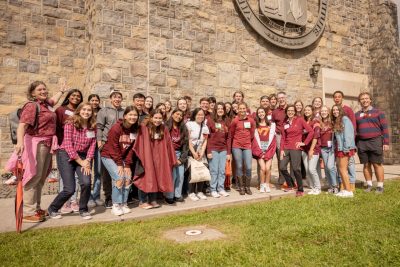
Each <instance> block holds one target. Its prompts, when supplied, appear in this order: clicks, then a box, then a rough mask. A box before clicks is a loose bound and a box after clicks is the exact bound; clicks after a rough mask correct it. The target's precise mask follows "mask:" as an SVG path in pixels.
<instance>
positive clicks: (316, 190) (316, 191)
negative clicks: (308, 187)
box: [314, 188, 321, 196]
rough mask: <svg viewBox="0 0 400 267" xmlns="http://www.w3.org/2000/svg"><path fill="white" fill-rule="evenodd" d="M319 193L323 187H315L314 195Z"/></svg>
mask: <svg viewBox="0 0 400 267" xmlns="http://www.w3.org/2000/svg"><path fill="white" fill-rule="evenodd" d="M319 194H321V189H318V188H315V189H314V195H316V196H317V195H319Z"/></svg>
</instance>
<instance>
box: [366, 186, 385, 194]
mask: <svg viewBox="0 0 400 267" xmlns="http://www.w3.org/2000/svg"><path fill="white" fill-rule="evenodd" d="M382 189H383V188H382ZM371 191H372V185H368V186H367V188H366V189H365V190H364V192H365V193H370V192H371Z"/></svg>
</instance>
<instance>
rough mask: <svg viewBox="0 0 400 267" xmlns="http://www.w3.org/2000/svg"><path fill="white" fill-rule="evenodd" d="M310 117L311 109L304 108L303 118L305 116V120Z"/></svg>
mask: <svg viewBox="0 0 400 267" xmlns="http://www.w3.org/2000/svg"><path fill="white" fill-rule="evenodd" d="M311 115H312V108H311V107H308V106H307V107H305V108H304V116H306V117H307V118H309V117H311Z"/></svg>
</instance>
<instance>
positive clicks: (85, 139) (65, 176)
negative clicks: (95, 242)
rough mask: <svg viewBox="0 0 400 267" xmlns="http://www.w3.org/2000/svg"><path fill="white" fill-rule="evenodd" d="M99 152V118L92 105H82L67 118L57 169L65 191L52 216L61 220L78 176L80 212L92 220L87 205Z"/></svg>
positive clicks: (58, 197)
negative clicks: (97, 151) (93, 166)
mask: <svg viewBox="0 0 400 267" xmlns="http://www.w3.org/2000/svg"><path fill="white" fill-rule="evenodd" d="M95 149H96V119H95V117H94V115H93V111H92V106H91V105H90V104H89V103H82V104H80V105H79V106H78V108H77V109H76V110H75V112H74V115H73V116H72V117H71V118H68V119H67V121H66V124H65V126H64V140H63V142H62V144H61V146H60V150H59V151H58V153H59V156H58V160H59V164H58V168H59V171H60V174H61V179H62V180H63V189H62V191H61V192H60V193H59V194H58V195H57V197H56V198H55V199H54V200H53V202H52V203H51V204H50V206H49V209H48V211H49V215H50V217H51V218H53V219H60V218H61V214H60V213H59V212H58V210H59V209H61V207H62V205H64V203H65V202H66V201H67V200H68V199H69V198H70V197H71V196H72V195H73V194H74V193H75V184H76V183H75V173H76V174H77V176H78V179H79V185H80V187H81V198H80V201H79V213H80V215H81V217H82V218H83V219H85V220H88V219H91V218H92V217H91V215H90V213H89V212H88V207H87V203H88V201H89V198H90V188H91V175H90V174H91V169H92V159H93V157H94V151H95Z"/></svg>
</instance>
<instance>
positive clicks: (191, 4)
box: [182, 0, 200, 8]
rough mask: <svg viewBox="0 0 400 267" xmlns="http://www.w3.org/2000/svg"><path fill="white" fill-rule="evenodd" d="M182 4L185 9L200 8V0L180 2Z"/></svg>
mask: <svg viewBox="0 0 400 267" xmlns="http://www.w3.org/2000/svg"><path fill="white" fill-rule="evenodd" d="M182 4H183V5H184V6H187V7H195V8H199V7H200V0H182Z"/></svg>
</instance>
